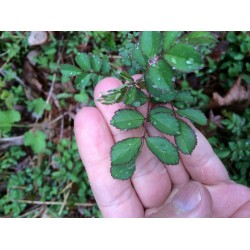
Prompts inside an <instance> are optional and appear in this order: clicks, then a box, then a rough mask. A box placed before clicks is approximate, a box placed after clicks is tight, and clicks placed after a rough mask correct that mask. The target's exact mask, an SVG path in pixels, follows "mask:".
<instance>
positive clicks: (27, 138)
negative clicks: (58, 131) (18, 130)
mask: <svg viewBox="0 0 250 250" xmlns="http://www.w3.org/2000/svg"><path fill="white" fill-rule="evenodd" d="M24 145H25V146H30V147H31V149H32V150H33V151H34V153H36V154H39V153H41V152H43V151H44V150H45V148H46V135H45V134H44V133H43V132H42V131H40V130H36V131H32V130H30V131H28V132H26V133H25V134H24Z"/></svg>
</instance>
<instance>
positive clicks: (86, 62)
mask: <svg viewBox="0 0 250 250" xmlns="http://www.w3.org/2000/svg"><path fill="white" fill-rule="evenodd" d="M75 61H76V63H77V65H78V66H79V67H80V68H81V69H83V70H84V71H90V70H91V65H90V59H89V56H88V55H87V54H86V53H79V54H78V55H77V56H76V57H75Z"/></svg>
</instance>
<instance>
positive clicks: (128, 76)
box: [119, 71, 134, 83]
mask: <svg viewBox="0 0 250 250" xmlns="http://www.w3.org/2000/svg"><path fill="white" fill-rule="evenodd" d="M119 75H120V77H121V78H123V79H125V80H127V81H129V82H132V83H133V82H134V79H133V78H132V77H131V75H129V74H128V73H127V72H125V71H120V72H119Z"/></svg>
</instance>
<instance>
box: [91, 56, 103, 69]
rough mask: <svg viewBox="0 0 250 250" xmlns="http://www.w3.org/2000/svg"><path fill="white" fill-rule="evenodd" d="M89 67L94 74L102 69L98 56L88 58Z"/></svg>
mask: <svg viewBox="0 0 250 250" xmlns="http://www.w3.org/2000/svg"><path fill="white" fill-rule="evenodd" d="M90 62H91V67H92V69H93V70H94V72H96V73H99V72H100V70H101V67H102V60H101V58H100V57H99V56H96V55H92V56H91V57H90Z"/></svg>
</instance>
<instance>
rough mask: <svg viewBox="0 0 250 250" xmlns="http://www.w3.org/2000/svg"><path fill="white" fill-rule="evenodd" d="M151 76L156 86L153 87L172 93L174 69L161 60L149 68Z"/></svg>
mask: <svg viewBox="0 0 250 250" xmlns="http://www.w3.org/2000/svg"><path fill="white" fill-rule="evenodd" d="M149 76H150V78H151V80H152V82H153V84H154V85H153V87H156V88H158V89H162V90H165V91H171V90H172V89H173V87H174V84H173V81H172V78H173V72H172V68H171V67H170V66H169V65H168V64H167V63H166V62H165V61H164V60H159V61H158V62H157V64H154V65H153V66H151V67H150V68H149Z"/></svg>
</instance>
